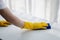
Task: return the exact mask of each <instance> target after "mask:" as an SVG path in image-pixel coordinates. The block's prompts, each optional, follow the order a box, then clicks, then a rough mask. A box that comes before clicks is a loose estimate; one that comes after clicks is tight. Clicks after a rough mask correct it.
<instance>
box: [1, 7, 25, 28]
mask: <svg viewBox="0 0 60 40" xmlns="http://www.w3.org/2000/svg"><path fill="white" fill-rule="evenodd" d="M0 14H1V15H2V16H3V17H4V18H5V19H6V20H7V21H9V22H10V23H12V24H14V25H16V26H19V27H23V25H24V21H22V20H20V19H19V18H17V17H16V16H14V15H13V14H12V12H11V11H10V10H9V9H8V8H5V9H1V10H0Z"/></svg>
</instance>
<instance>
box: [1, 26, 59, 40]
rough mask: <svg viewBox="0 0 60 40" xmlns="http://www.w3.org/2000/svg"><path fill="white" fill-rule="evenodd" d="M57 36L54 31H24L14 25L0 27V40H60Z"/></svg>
mask: <svg viewBox="0 0 60 40" xmlns="http://www.w3.org/2000/svg"><path fill="white" fill-rule="evenodd" d="M59 34H60V32H58V31H56V30H54V29H50V30H36V31H26V30H21V29H20V28H17V27H16V26H14V25H10V26H8V27H0V39H3V40H60V35H59Z"/></svg>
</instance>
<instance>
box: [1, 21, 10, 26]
mask: <svg viewBox="0 0 60 40" xmlns="http://www.w3.org/2000/svg"><path fill="white" fill-rule="evenodd" d="M8 25H10V23H9V22H7V21H5V20H0V27H7V26H8Z"/></svg>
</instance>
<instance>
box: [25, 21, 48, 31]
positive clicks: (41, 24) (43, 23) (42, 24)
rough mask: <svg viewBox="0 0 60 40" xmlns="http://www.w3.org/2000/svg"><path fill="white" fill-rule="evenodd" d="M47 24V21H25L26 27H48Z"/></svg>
mask: <svg viewBox="0 0 60 40" xmlns="http://www.w3.org/2000/svg"><path fill="white" fill-rule="evenodd" d="M47 26H48V24H47V23H46V22H34V23H32V22H24V28H25V29H31V30H32V29H46V27H47Z"/></svg>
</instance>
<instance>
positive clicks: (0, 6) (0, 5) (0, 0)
mask: <svg viewBox="0 0 60 40" xmlns="http://www.w3.org/2000/svg"><path fill="white" fill-rule="evenodd" d="M6 7H7V6H6V4H5V2H4V0H0V9H4V8H6Z"/></svg>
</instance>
